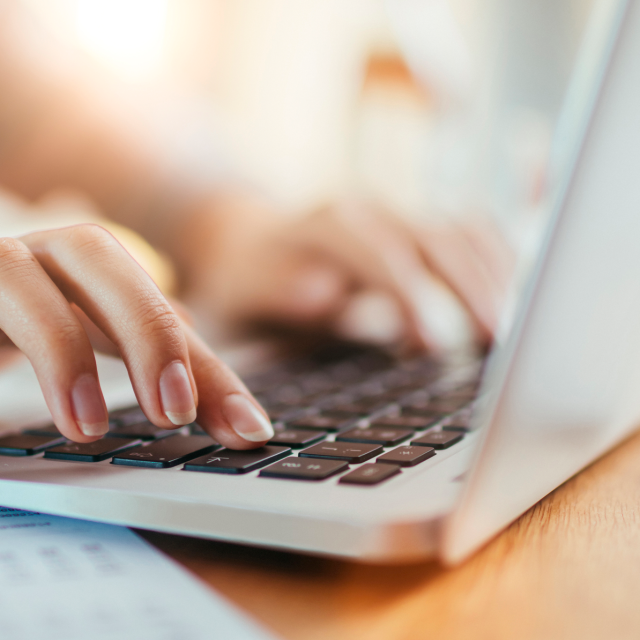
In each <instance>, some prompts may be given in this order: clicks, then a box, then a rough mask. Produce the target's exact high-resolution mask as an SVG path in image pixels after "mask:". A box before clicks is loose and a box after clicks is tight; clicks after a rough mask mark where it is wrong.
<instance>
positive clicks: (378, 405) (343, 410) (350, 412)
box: [322, 398, 389, 420]
mask: <svg viewBox="0 0 640 640" xmlns="http://www.w3.org/2000/svg"><path fill="white" fill-rule="evenodd" d="M388 404H389V403H388V402H380V401H379V400H375V399H373V398H366V399H365V398H363V399H362V400H359V401H354V402H348V403H343V404H336V405H331V406H330V407H327V408H326V409H323V410H322V415H323V416H330V417H332V418H342V419H343V420H348V419H349V418H358V417H360V416H367V415H369V414H371V413H376V412H377V411H380V410H381V409H384V408H385V407H386V406H387V405H388Z"/></svg>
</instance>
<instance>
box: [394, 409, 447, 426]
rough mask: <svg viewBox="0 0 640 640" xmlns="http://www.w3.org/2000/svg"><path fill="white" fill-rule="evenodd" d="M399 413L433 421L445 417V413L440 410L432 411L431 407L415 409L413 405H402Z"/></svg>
mask: <svg viewBox="0 0 640 640" xmlns="http://www.w3.org/2000/svg"><path fill="white" fill-rule="evenodd" d="M401 415H403V416H415V417H418V418H424V419H425V420H431V421H432V422H435V421H436V420H440V419H442V418H445V417H446V416H447V413H446V412H442V411H434V410H433V409H415V408H413V407H402V412H401Z"/></svg>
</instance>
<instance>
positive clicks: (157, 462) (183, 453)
mask: <svg viewBox="0 0 640 640" xmlns="http://www.w3.org/2000/svg"><path fill="white" fill-rule="evenodd" d="M221 448H222V446H221V445H220V444H218V443H217V442H216V441H215V440H212V439H211V438H210V437H209V436H176V437H175V438H169V439H167V440H159V441H158V442H153V443H151V444H149V445H145V446H142V447H136V448H135V449H131V450H130V451H127V452H126V453H123V454H120V455H117V456H114V458H113V460H112V461H111V464H122V465H128V466H131V467H153V468H155V469H167V468H169V467H175V466H176V465H177V464H180V463H182V462H187V460H191V459H192V458H196V457H197V456H201V455H204V454H205V453H210V452H211V451H214V450H215V449H221Z"/></svg>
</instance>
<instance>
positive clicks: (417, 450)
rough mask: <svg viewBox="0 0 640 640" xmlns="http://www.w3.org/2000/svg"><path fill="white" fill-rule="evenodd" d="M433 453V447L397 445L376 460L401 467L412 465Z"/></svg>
mask: <svg viewBox="0 0 640 640" xmlns="http://www.w3.org/2000/svg"><path fill="white" fill-rule="evenodd" d="M435 455H436V452H435V451H434V449H432V448H429V447H398V448H397V449H394V450H393V451H389V453H385V454H384V455H383V456H380V457H379V458H377V459H376V462H384V463H385V464H388V463H391V464H399V465H400V466H401V467H414V466H415V465H417V464H420V463H421V462H424V461H425V460H428V459H429V458H432V457H433V456H435Z"/></svg>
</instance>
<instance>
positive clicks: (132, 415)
mask: <svg viewBox="0 0 640 640" xmlns="http://www.w3.org/2000/svg"><path fill="white" fill-rule="evenodd" d="M110 417H111V418H112V419H113V420H115V421H116V422H118V423H119V424H122V425H131V424H137V423H139V422H145V421H146V420H147V416H145V415H144V411H143V410H142V409H141V408H140V407H129V408H128V409H120V410H119V411H113V412H111V415H110Z"/></svg>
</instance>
